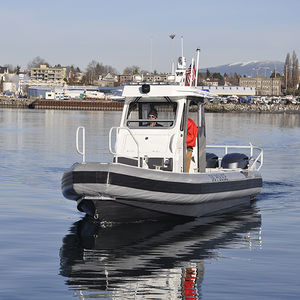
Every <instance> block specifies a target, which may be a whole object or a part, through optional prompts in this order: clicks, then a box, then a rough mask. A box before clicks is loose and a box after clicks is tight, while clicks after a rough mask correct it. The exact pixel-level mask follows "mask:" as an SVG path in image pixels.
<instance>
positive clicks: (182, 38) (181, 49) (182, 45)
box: [181, 36, 183, 57]
mask: <svg viewBox="0 0 300 300" xmlns="http://www.w3.org/2000/svg"><path fill="white" fill-rule="evenodd" d="M181 56H182V57H183V36H181Z"/></svg>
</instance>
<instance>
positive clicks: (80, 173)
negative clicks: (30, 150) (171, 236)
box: [62, 163, 262, 221]
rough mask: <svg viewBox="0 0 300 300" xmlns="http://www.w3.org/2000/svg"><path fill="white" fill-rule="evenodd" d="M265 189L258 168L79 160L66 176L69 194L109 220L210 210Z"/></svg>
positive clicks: (81, 206)
mask: <svg viewBox="0 0 300 300" xmlns="http://www.w3.org/2000/svg"><path fill="white" fill-rule="evenodd" d="M261 189H262V179H261V176H260V174H259V173H258V172H256V171H246V170H242V171H241V170H231V171H230V170H227V171H222V170H220V171H214V172H206V173H198V174H187V173H173V172H166V171H157V170H149V169H142V168H137V167H134V166H128V165H122V164H117V163H86V164H75V165H74V166H73V167H72V168H71V169H70V170H69V171H67V172H65V174H64V176H63V180H62V190H63V193H64V196H65V197H66V198H69V199H72V200H76V201H77V202H78V208H79V209H80V210H82V211H85V212H86V213H88V214H91V215H94V216H97V217H99V218H100V219H102V220H108V221H119V220H121V219H122V220H123V218H125V219H126V220H127V219H144V218H152V217H153V218H156V217H165V216H166V215H172V216H174V215H177V216H178V215H180V216H186V217H198V216H203V215H209V214H213V213H216V212H219V211H222V210H225V209H228V208H231V207H234V206H237V205H242V204H248V203H249V201H250V198H251V197H254V196H255V195H256V194H258V193H260V192H261Z"/></svg>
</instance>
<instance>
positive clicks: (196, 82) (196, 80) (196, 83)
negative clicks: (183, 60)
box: [195, 48, 200, 87]
mask: <svg viewBox="0 0 300 300" xmlns="http://www.w3.org/2000/svg"><path fill="white" fill-rule="evenodd" d="M196 51H197V62H196V79H195V87H196V86H197V85H198V72H199V57H200V48H197V50H196Z"/></svg>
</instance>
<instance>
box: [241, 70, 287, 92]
mask: <svg viewBox="0 0 300 300" xmlns="http://www.w3.org/2000/svg"><path fill="white" fill-rule="evenodd" d="M239 85H240V86H243V87H252V88H255V89H256V96H280V95H281V85H282V81H281V78H267V77H263V76H261V75H258V76H257V77H254V78H253V77H241V78H240V81H239Z"/></svg>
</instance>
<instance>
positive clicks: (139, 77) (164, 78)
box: [118, 73, 171, 86]
mask: <svg viewBox="0 0 300 300" xmlns="http://www.w3.org/2000/svg"><path fill="white" fill-rule="evenodd" d="M170 75H171V74H169V73H161V74H154V73H151V74H149V73H147V74H134V75H130V74H122V75H119V76H118V85H119V86H121V85H124V84H125V83H127V82H139V81H145V82H169V81H170V80H169V77H170Z"/></svg>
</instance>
